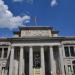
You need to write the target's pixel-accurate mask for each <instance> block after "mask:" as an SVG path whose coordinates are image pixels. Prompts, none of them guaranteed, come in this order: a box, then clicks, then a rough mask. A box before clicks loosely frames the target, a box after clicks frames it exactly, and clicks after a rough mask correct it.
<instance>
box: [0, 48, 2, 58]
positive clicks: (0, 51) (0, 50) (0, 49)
mask: <svg viewBox="0 0 75 75" xmlns="http://www.w3.org/2000/svg"><path fill="white" fill-rule="evenodd" d="M1 56H2V48H0V58H1Z"/></svg>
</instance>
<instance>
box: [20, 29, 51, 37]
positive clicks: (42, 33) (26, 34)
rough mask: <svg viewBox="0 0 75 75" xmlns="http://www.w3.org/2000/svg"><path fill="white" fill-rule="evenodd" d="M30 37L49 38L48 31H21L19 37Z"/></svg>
mask: <svg viewBox="0 0 75 75" xmlns="http://www.w3.org/2000/svg"><path fill="white" fill-rule="evenodd" d="M30 36H51V31H50V30H22V31H21V37H30Z"/></svg>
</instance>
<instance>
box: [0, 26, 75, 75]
mask: <svg viewBox="0 0 75 75" xmlns="http://www.w3.org/2000/svg"><path fill="white" fill-rule="evenodd" d="M13 33H14V36H13V37H12V38H0V75H75V37H66V36H65V37H61V36H59V35H58V31H56V30H54V29H53V27H48V26H46V27H45V26H37V27H36V26H35V27H30V26H29V27H19V31H17V32H13Z"/></svg>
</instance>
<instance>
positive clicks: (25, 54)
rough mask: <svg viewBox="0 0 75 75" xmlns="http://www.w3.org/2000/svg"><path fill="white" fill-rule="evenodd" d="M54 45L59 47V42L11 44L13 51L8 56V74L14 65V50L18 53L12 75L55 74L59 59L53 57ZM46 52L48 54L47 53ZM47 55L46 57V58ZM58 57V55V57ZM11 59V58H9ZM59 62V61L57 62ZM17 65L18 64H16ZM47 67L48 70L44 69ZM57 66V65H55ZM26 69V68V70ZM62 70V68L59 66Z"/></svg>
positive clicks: (60, 73) (10, 74)
mask: <svg viewBox="0 0 75 75" xmlns="http://www.w3.org/2000/svg"><path fill="white" fill-rule="evenodd" d="M54 47H58V50H59V49H60V48H59V47H60V44H59V43H57V45H56V44H55V45H54V44H53V43H52V44H51V45H49V44H47V43H46V44H44V43H42V44H40V43H34V44H33V43H32V44H23V43H22V44H19V43H18V44H13V47H12V48H13V49H12V50H13V51H11V57H10V68H12V69H10V70H9V75H13V73H14V72H13V70H14V65H13V62H14V61H15V59H14V57H15V54H14V52H15V51H16V50H17V51H18V52H17V53H19V54H18V56H17V59H19V60H17V61H16V65H15V67H17V68H16V70H15V71H16V73H14V75H16V74H17V75H35V74H36V75H46V74H47V75H57V72H56V63H57V62H60V61H61V60H59V61H57V60H55V57H54ZM47 53H48V54H47ZM46 57H48V59H47V58H46ZM58 58H60V57H58ZM11 59H12V60H11ZM59 64H61V63H59ZM17 65H18V66H17ZM47 68H48V70H46V69H47ZM57 68H58V66H57ZM26 69H27V70H26ZM61 70H62V68H61ZM34 71H35V72H36V73H35V72H34ZM58 75H62V71H60V72H59V74H58Z"/></svg>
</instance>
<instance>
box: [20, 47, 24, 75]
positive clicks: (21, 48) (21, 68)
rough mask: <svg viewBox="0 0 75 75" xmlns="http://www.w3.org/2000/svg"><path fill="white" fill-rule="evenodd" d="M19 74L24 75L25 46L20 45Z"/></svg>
mask: <svg viewBox="0 0 75 75" xmlns="http://www.w3.org/2000/svg"><path fill="white" fill-rule="evenodd" d="M19 75H23V47H20V61H19Z"/></svg>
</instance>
